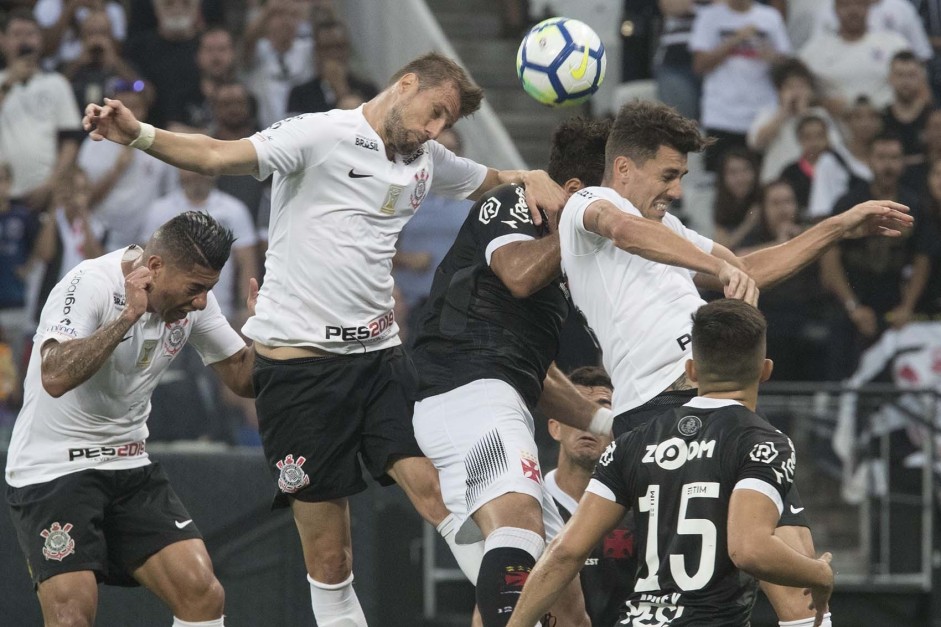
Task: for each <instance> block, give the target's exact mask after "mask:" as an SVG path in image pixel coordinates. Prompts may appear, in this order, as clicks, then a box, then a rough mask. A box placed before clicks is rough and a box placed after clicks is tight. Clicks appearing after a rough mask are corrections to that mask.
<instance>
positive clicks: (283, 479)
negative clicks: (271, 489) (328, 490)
mask: <svg viewBox="0 0 941 627" xmlns="http://www.w3.org/2000/svg"><path fill="white" fill-rule="evenodd" d="M306 461H307V459H305V458H304V456H303V455H301V456H299V457H298V458H297V461H296V462H295V461H294V456H293V455H288V456H287V457H285V458H284V459H283V460H281V461H279V462H278V463H277V464H275V466H277V467H278V470H280V471H281V474H280V475H278V488H279V489H280V490H281V491H282V492H287V493H288V494H292V493H294V492H297V491H298V490H300V489H301V488H303V487H304V486H306V485H307V484H308V483H310V477H308V476H307V473H306V472H304V471H303V470H302V469H301V466H303V465H304V462H306Z"/></svg>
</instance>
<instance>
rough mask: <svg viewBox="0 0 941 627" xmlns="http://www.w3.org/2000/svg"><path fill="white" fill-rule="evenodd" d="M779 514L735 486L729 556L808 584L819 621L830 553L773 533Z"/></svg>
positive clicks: (769, 574) (759, 574) (756, 571)
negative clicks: (806, 550) (807, 550)
mask: <svg viewBox="0 0 941 627" xmlns="http://www.w3.org/2000/svg"><path fill="white" fill-rule="evenodd" d="M779 517H780V514H779V513H778V510H777V508H776V507H775V504H774V502H773V501H772V500H771V499H770V498H768V497H767V496H765V495H764V494H762V493H761V492H757V491H755V490H748V489H739V490H734V491H733V492H732V498H731V500H730V501H729V521H728V543H729V544H728V546H729V558H730V559H731V560H732V562H733V563H734V564H735V566H736V567H738V568H739V569H741V570H743V571H745V572H746V573H748V574H750V575H752V576H753V577H755V578H757V579H761V580H762V581H767V582H768V583H773V584H778V585H781V586H791V587H796V588H809V589H810V591H811V595H812V597H813V606H814V609H815V610H816V612H817V620H818V621H820V620H821V619H822V618H823V615H824V614H825V613H826V611H827V603H828V601H829V599H830V594H831V593H832V592H833V571H832V570H831V569H830V557H831V556H830V554H829V553H825V554H824V555H823V556H822V557H821V558H820V559H812V558H809V557H807V556H805V555H802V554H801V553H799V552H797V551H795V550H794V549H792V548H791V547H790V546H788V545H787V544H786V543H785V542H784V541H782V540H781V539H780V538H778V537H777V536H775V535H774V530H775V527H777V525H778V519H779ZM524 592H525V591H524ZM815 624H819V622H817V623H815Z"/></svg>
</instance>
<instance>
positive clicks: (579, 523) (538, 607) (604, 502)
mask: <svg viewBox="0 0 941 627" xmlns="http://www.w3.org/2000/svg"><path fill="white" fill-rule="evenodd" d="M624 512H625V508H624V506H622V505H619V504H617V503H615V502H614V501H609V500H608V499H605V498H602V497H600V496H598V495H596V494H592V493H591V492H586V493H585V495H584V496H582V500H581V501H580V502H579V504H578V509H577V510H575V514H574V515H573V516H572V518H571V519H569V521H568V523H566V525H565V527H563V528H562V531H561V532H560V533H559V535H558V536H556V538H555V539H554V540H553V541H552V543H551V544H549V547H548V548H547V549H546V552H545V553H543V555H542V557H541V558H539V561H538V562H536V567H535V568H534V569H533V572H531V573H530V574H529V578H528V579H527V580H526V585H525V586H523V593H522V595H521V596H520V598H519V601H518V602H517V604H516V609H514V610H513V614H512V615H511V616H510V622H509V623H507V627H532V626H533V625H535V624H536V623H537V622H539V619H540V618H541V617H542V616H543V615H544V614H545V613H546V611H547V610H548V609H549V607H551V606H552V604H553V603H554V602H555V601H556V599H557V598H558V597H559V593H561V592H562V590H563V588H565V586H566V585H568V583H569V582H570V581H572V578H574V577H575V575H577V574H578V571H579V570H581V568H582V566H584V564H585V558H587V557H588V555H589V554H590V553H591V550H592V548H594V547H595V546H596V545H597V544H598V542H600V541H601V538H603V537H604V536H605V534H607V533H608V532H610V531H611V530H612V529H614V528H615V527H616V526H617V524H618V523H619V522H620V520H621V518H622V517H623V516H624Z"/></svg>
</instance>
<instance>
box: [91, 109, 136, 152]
mask: <svg viewBox="0 0 941 627" xmlns="http://www.w3.org/2000/svg"><path fill="white" fill-rule="evenodd" d="M82 128H84V129H85V130H86V131H88V136H89V137H91V138H92V139H93V140H95V141H101V140H103V139H108V140H110V141H113V142H115V143H117V144H124V145H127V144H130V143H131V142H132V141H134V140H135V139H136V138H137V136H138V134H140V122H139V121H138V120H137V118H135V117H134V114H133V113H131V110H130V109H128V108H127V107H125V106H124V103H122V102H121V101H120V100H112V99H111V98H105V104H104V106H102V105H97V104H94V103H92V104H89V105H88V106H86V107H85V117H83V118H82Z"/></svg>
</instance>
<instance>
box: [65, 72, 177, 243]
mask: <svg viewBox="0 0 941 627" xmlns="http://www.w3.org/2000/svg"><path fill="white" fill-rule="evenodd" d="M137 87H138V85H136V84H134V83H121V82H119V83H116V84H115V85H113V89H114V90H115V91H113V92H109V93H108V96H109V97H110V98H115V99H117V100H120V101H121V102H123V103H124V105H125V106H127V108H128V109H130V110H131V112H132V113H133V114H134V116H135V117H136V118H137V119H138V120H141V121H146V120H147V119H148V110H147V109H148V108H147V98H146V97H145V96H144V94H143V93H141V91H140V90H139V89H138V88H137ZM78 164H79V166H81V168H82V169H83V170H84V171H85V173H86V174H87V175H88V180H89V182H90V183H91V199H90V202H91V207H92V210H93V212H94V216H95V218H96V219H97V220H98V221H100V222H101V223H102V225H103V226H104V228H105V230H106V233H107V237H106V240H105V250H115V249H117V248H121V247H122V246H129V245H130V244H138V243H141V242H144V241H146V239H143V238H142V233H141V230H142V228H143V225H144V219H145V217H146V210H147V208H148V207H150V205H151V203H153V202H154V201H155V200H157V199H158V198H160V197H161V196H164V195H166V194H168V193H170V192H171V191H172V190H174V189H176V187H177V184H178V183H177V174H176V169H175V168H173V167H171V166H169V165H167V164H165V163H164V162H163V161H160V160H159V159H156V158H155V157H151V156H150V155H148V154H146V153H145V152H143V151H141V150H135V149H133V148H130V147H128V146H122V145H121V144H116V143H114V142H96V141H92V140H90V139H86V140H85V141H84V142H83V143H82V147H81V148H80V149H79V151H78Z"/></svg>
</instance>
